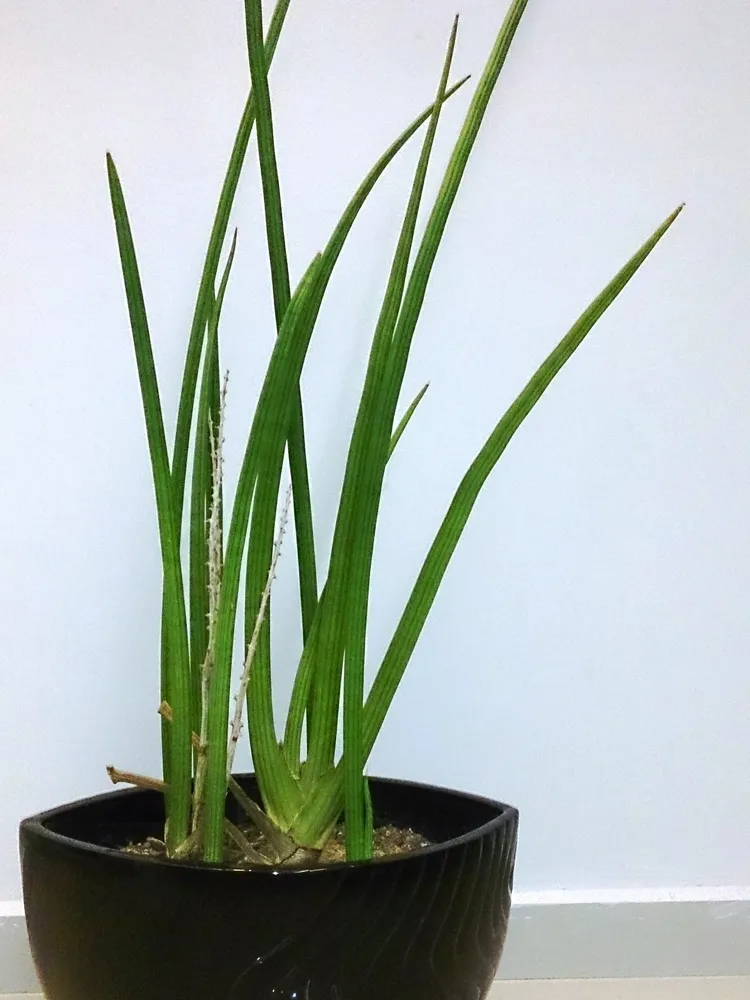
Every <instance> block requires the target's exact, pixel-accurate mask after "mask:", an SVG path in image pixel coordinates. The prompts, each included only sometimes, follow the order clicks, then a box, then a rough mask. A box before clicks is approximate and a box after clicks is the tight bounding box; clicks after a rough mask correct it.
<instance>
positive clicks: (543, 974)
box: [0, 888, 750, 1000]
mask: <svg viewBox="0 0 750 1000" xmlns="http://www.w3.org/2000/svg"><path fill="white" fill-rule="evenodd" d="M500 976H501V980H504V981H505V982H499V983H498V984H497V986H496V988H495V989H496V992H495V993H493V995H492V997H493V1000H505V998H507V1000H532V998H533V1000H536V998H537V997H538V998H539V1000H542V998H547V997H549V998H550V1000H553V998H554V1000H558V998H559V1000H568V998H571V1000H572V998H575V1000H587V998H588V997H591V998H592V1000H593V998H597V1000H598V998H600V997H601V998H608V997H612V998H613V1000H614V998H615V997H616V998H617V1000H629V998H630V997H631V996H632V997H633V998H634V1000H635V998H637V1000H641V998H643V1000H650V998H652V997H653V998H654V1000H656V998H658V1000H673V998H674V1000H677V998H680V1000H682V998H683V997H685V998H686V1000H687V998H688V997H690V1000H703V998H704V997H705V998H706V1000H714V997H716V1000H725V998H726V1000H734V997H735V996H736V997H738V998H739V997H740V995H741V996H742V997H743V998H747V997H750V988H749V986H748V980H745V981H744V982H742V981H741V980H740V979H739V978H735V977H750V891H747V890H745V889H736V888H730V889H709V890H702V889H695V890H679V891H674V892H672V891H653V892H652V891H649V892H631V893H625V892H622V893H601V892H592V893H571V892H560V893H535V894H528V893H526V894H523V893H519V894H517V896H516V898H515V900H514V904H513V911H512V915H511V921H510V931H509V934H508V943H507V946H506V951H505V955H504V957H503V962H502V966H501V969H500ZM692 977H695V978H692ZM699 978H700V979H701V986H700V990H701V992H697V990H698V983H697V980H698V979H699ZM656 979H658V980H659V981H660V982H661V983H662V984H664V983H665V980H670V981H672V983H673V984H674V985H669V986H664V985H663V987H660V992H658V993H653V992H651V993H649V992H648V990H649V988H650V987H649V986H648V984H644V983H639V984H636V985H634V986H633V988H634V989H639V990H640V991H641V992H636V993H631V992H628V991H629V990H630V989H631V986H630V985H628V986H627V989H625V987H623V986H622V985H618V986H617V989H616V990H615V992H611V991H610V992H602V990H603V989H604V990H606V989H607V987H606V984H602V983H601V982H599V983H598V985H597V986H596V992H593V993H589V992H587V991H586V988H583V987H579V986H576V989H575V991H574V992H573V993H571V992H565V990H566V989H567V988H568V987H567V986H565V984H564V983H560V982H558V983H556V984H549V985H548V984H545V983H538V982H537V983H530V982H529V983H527V984H524V983H523V982H508V980H515V981H518V980H620V981H622V980H630V981H634V980H656ZM685 979H687V980H688V982H687V985H683V984H681V980H682V981H683V982H684V980H685ZM704 981H705V985H704ZM736 983H741V985H742V990H741V992H737V993H734V992H729V993H726V992H723V993H722V992H719V993H716V992H711V990H716V989H719V988H720V987H723V986H726V987H727V989H729V990H730V991H731V990H732V989H734V988H735V984H736ZM688 987H689V988H692V989H693V992H689V991H688V992H684V991H685V989H688ZM591 988H592V989H593V988H594V987H593V986H592V987H591ZM667 989H670V990H672V991H673V992H666V990H667ZM35 990H38V984H37V981H36V977H35V976H34V970H33V967H32V963H31V957H30V955H29V947H28V941H27V938H26V929H25V927H24V923H23V915H22V909H21V906H20V904H16V903H8V904H2V903H0V995H2V994H24V993H25V994H27V1000H31V998H29V997H28V994H30V993H33V992H34V991H35ZM545 990H547V991H548V992H545ZM644 990H645V992H644ZM681 990H682V992H680V991H681ZM618 991H619V992H618ZM705 991H708V992H705Z"/></svg>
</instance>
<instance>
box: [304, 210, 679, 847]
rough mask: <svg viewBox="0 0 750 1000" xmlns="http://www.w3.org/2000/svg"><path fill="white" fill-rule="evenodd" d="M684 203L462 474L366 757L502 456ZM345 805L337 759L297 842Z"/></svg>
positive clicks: (381, 690) (377, 704)
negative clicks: (448, 567)
mask: <svg viewBox="0 0 750 1000" xmlns="http://www.w3.org/2000/svg"><path fill="white" fill-rule="evenodd" d="M681 210H682V206H680V207H679V208H678V209H677V210H676V211H675V212H673V213H672V214H671V215H670V216H669V217H668V218H667V219H666V220H665V222H664V223H662V225H661V226H659V228H658V229H657V230H656V232H655V233H654V234H653V236H651V237H650V239H648V240H647V241H646V243H644V245H643V246H642V247H641V248H640V250H638V251H637V253H636V254H635V255H634V256H633V257H632V258H631V259H630V260H629V261H628V263H627V264H626V265H625V266H624V267H623V268H622V270H620V271H619V272H618V274H617V275H616V276H615V277H614V278H613V279H612V281H611V282H610V283H609V284H608V285H607V287H606V288H605V289H604V291H603V292H602V293H601V294H600V295H599V296H598V297H597V298H596V299H595V300H594V301H593V302H592V304H591V305H590V306H589V308H588V309H586V311H585V312H584V313H583V314H582V315H581V316H580V318H579V319H578V320H577V322H576V323H575V324H574V325H573V326H572V327H571V329H570V331H569V332H568V333H567V335H566V336H565V337H564V338H563V339H562V340H561V341H560V343H559V344H558V346H557V347H556V348H555V349H554V350H553V351H552V352H551V354H550V355H549V356H548V357H547V359H546V360H545V361H544V362H543V363H542V365H540V367H539V368H538V369H537V371H536V373H535V374H534V375H533V376H532V378H531V379H530V380H529V382H528V383H527V385H526V387H525V389H524V390H523V392H522V393H521V394H520V395H519V396H518V397H517V399H516V400H515V402H514V403H513V404H512V405H511V406H510V408H509V409H508V410H507V411H506V413H505V415H504V416H503V418H502V419H501V420H500V422H499V423H498V424H497V426H496V427H495V429H494V431H493V432H492V434H491V435H490V437H489V438H488V440H487V442H486V444H485V445H484V447H483V448H482V449H481V451H480V452H479V454H478V455H477V457H476V459H475V460H474V462H473V463H472V465H471V467H470V468H469V471H468V472H467V473H466V475H465V476H464V478H463V480H462V482H461V484H460V486H459V488H458V490H457V491H456V494H455V496H454V498H453V501H452V503H451V505H450V507H449V509H448V513H447V514H446V516H445V518H444V520H443V523H442V525H441V527H440V530H439V531H438V534H437V536H436V538H435V541H434V542H433V544H432V547H431V548H430V551H429V553H428V555H427V558H426V559H425V562H424V564H423V566H422V570H421V572H420V574H419V576H418V578H417V581H416V583H415V585H414V588H413V589H412V593H411V596H410V598H409V601H408V603H407V605H406V608H405V609H404V612H403V614H402V616H401V619H400V621H399V623H398V626H397V627H396V631H395V633H394V635H393V638H392V639H391V642H390V645H389V647H388V650H387V651H386V654H385V657H384V658H383V662H382V663H381V666H380V669H379V671H378V673H377V676H376V678H375V682H374V683H373V686H372V688H371V690H370V694H369V696H368V698H367V702H366V705H365V720H364V728H365V754H366V756H369V754H370V753H371V751H372V748H373V746H374V744H375V740H376V738H377V735H378V733H379V732H380V729H381V727H382V725H383V722H384V720H385V717H386V713H387V711H388V708H389V707H390V705H391V702H392V700H393V697H394V695H395V693H396V690H397V689H398V685H399V683H400V681H401V678H402V677H403V674H404V671H405V670H406V667H407V665H408V662H409V659H410V657H411V654H412V652H413V650H414V646H415V645H416V642H417V640H418V638H419V635H420V633H421V631H422V627H423V626H424V623H425V621H426V618H427V615H428V613H429V610H430V608H431V606H432V603H433V601H434V599H435V595H436V593H437V590H438V588H439V586H440V582H441V581H442V578H443V575H444V573H445V570H446V568H447V566H448V563H449V561H450V558H451V556H452V554H453V552H454V550H455V548H456V545H457V543H458V540H459V538H460V535H461V533H462V531H463V528H464V526H465V524H466V522H467V520H468V517H469V514H470V513H471V510H472V508H473V505H474V502H475V501H476V498H477V496H478V494H479V491H480V490H481V488H482V486H483V485H484V482H485V481H486V479H487V477H488V475H489V474H490V472H491V471H492V469H493V468H494V466H495V464H496V463H497V461H498V459H499V458H500V455H502V453H503V451H504V450H505V448H506V447H507V446H508V443H509V442H510V440H511V438H512V437H513V435H514V434H515V432H516V430H518V428H519V426H520V425H521V423H522V422H523V420H524V419H525V418H526V416H527V415H528V414H529V413H530V411H531V410H532V409H533V407H534V406H535V405H536V403H537V402H538V401H539V399H540V398H541V396H542V394H543V393H544V391H545V389H546V388H547V387H548V386H549V384H550V382H551V381H552V379H553V378H554V377H555V375H556V374H557V373H558V372H559V371H560V369H561V368H562V367H563V365H564V364H565V362H566V361H567V360H568V359H569V358H570V357H571V355H572V354H573V353H574V351H575V350H576V349H577V347H578V346H579V345H580V344H581V343H582V341H583V340H584V338H585V337H586V335H587V334H588V333H589V331H590V330H591V329H592V327H593V326H594V324H595V323H596V321H597V320H598V319H599V318H600V317H601V315H602V314H603V313H604V312H605V310H606V309H607V308H608V307H609V306H610V305H611V304H612V302H613V301H614V300H615V299H616V298H617V296H618V295H619V294H620V292H621V291H622V290H623V289H624V288H625V286H626V285H627V283H628V282H629V281H630V279H631V278H632V277H633V275H634V274H635V273H636V271H637V270H638V269H639V268H640V266H641V265H642V264H643V263H644V261H645V260H646V258H647V257H648V255H649V254H650V253H651V251H652V250H653V249H654V247H655V246H656V245H657V243H658V242H659V241H660V240H661V238H662V237H663V236H664V234H665V233H666V232H667V230H668V229H669V228H670V226H671V225H672V224H673V222H674V221H675V219H676V218H677V216H678V215H679V213H680V212H681ZM343 804H344V768H343V764H342V763H339V765H338V766H337V767H336V769H335V770H333V771H329V772H328V773H327V774H325V775H323V776H322V778H321V779H320V780H319V783H318V785H317V787H316V788H315V789H314V794H313V795H312V796H310V798H309V799H308V801H307V802H306V803H305V808H304V809H303V810H302V811H301V812H300V814H299V816H298V817H297V820H296V821H295V824H294V826H293V828H292V834H293V836H294V837H295V839H296V840H297V841H298V843H302V844H311V845H314V844H318V843H320V842H321V841H323V840H324V838H325V836H326V833H327V831H328V830H330V829H331V828H332V827H333V825H334V824H335V822H336V820H337V817H338V816H339V814H340V812H341V809H342V807H343Z"/></svg>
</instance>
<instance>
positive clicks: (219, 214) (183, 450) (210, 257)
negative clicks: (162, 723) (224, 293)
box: [172, 0, 291, 523]
mask: <svg viewBox="0 0 750 1000" xmlns="http://www.w3.org/2000/svg"><path fill="white" fill-rule="evenodd" d="M290 3H291V0H278V2H277V4H276V8H275V10H274V13H273V17H272V18H271V23H270V24H269V27H268V37H267V39H266V45H265V55H266V60H267V62H268V64H269V65H270V63H271V62H272V60H273V57H274V54H275V52H276V47H277V45H278V42H279V36H280V34H281V29H282V27H283V25H284V21H285V19H286V15H287V12H288V10H289V4H290ZM254 124H255V98H254V95H253V94H252V92H251V93H250V95H249V96H248V98H247V102H246V103H245V108H244V111H243V113H242V118H241V120H240V124H239V127H238V129H237V135H236V138H235V140H234V146H233V148H232V153H231V156H230V158H229V165H228V166H227V172H226V175H225V177H224V183H223V185H222V189H221V194H220V195H219V202H218V205H217V208H216V215H215V218H214V222H213V226H212V228H211V236H210V238H209V241H208V248H207V250H206V258H205V262H204V264H203V272H202V274H201V280H200V286H199V289H198V296H197V299H196V303H195V310H194V313H193V321H192V325H191V328H190V337H189V340H188V348H187V355H186V358H185V369H184V372H183V376H182V389H181V392H180V402H179V409H178V414H177V429H176V432H175V444H174V454H173V458H172V477H173V487H172V488H173V491H174V496H175V511H176V515H177V521H178V523H181V521H182V507H183V502H184V491H185V477H186V473H187V463H188V449H189V444H190V426H191V424H192V420H193V406H194V403H195V392H196V387H197V384H198V371H199V368H200V359H201V353H202V350H203V341H204V337H205V331H206V323H207V322H208V316H209V312H210V309H211V305H212V303H213V295H214V287H215V284H216V275H217V273H218V270H219V260H220V257H221V250H222V247H223V245H224V240H225V238H226V233H227V227H228V225H229V216H230V213H231V211H232V205H233V203H234V196H235V194H236V192H237V185H238V184H239V179H240V174H241V173H242V165H243V163H244V161H245V154H246V153H247V147H248V143H249V142H250V135H251V133H252V130H253V126H254Z"/></svg>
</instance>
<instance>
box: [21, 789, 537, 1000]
mask: <svg viewBox="0 0 750 1000" xmlns="http://www.w3.org/2000/svg"><path fill="white" fill-rule="evenodd" d="M240 780H241V781H242V783H243V784H244V785H245V787H246V788H247V790H248V791H249V792H250V793H251V794H255V792H256V788H255V783H254V780H253V778H252V777H251V776H245V777H243V778H241V779H240ZM372 796H373V804H374V809H375V815H376V821H378V822H389V823H394V824H396V825H399V826H410V827H413V828H415V829H417V830H419V831H420V832H421V833H423V834H425V835H426V836H427V837H428V838H429V839H430V840H432V841H434V842H436V846H434V847H429V848H424V849H422V850H419V851H415V852H414V853H412V854H408V855H402V856H400V857H395V858H389V859H384V860H378V861H371V862H362V863H354V864H348V863H347V864H338V865H333V866H330V867H326V868H314V869H306V870H300V869H289V868H287V869H284V868H282V869H281V870H274V869H270V868H256V869H252V870H243V871H238V870H232V869H226V868H220V867H218V866H200V865H195V864H189V863H174V862H164V861H158V860H152V859H149V858H141V857H136V856H133V855H128V854H124V853H123V852H122V851H120V850H118V848H120V847H122V846H123V845H125V844H126V843H128V842H131V841H134V840H141V839H144V838H145V837H146V836H149V835H155V836H158V835H159V834H160V830H161V827H162V824H163V806H162V799H161V796H160V795H159V794H157V793H153V792H144V791H124V792H123V791H119V792H113V793H110V794H108V795H101V796H98V797H96V798H92V799H87V800H85V801H83V802H78V803H75V804H73V805H68V806H63V807H61V808H59V809H54V810H52V811H50V812H46V813H43V814H41V815H39V816H35V817H33V818H31V819H28V820H25V821H24V822H23V823H22V824H21V830H20V841H21V859H22V869H23V889H24V902H25V908H26V920H27V923H28V928H29V936H30V940H31V949H32V953H33V956H34V961H35V963H36V967H37V970H38V973H39V977H40V980H41V983H42V986H43V988H44V992H45V995H46V997H47V1000H479V998H482V997H484V996H485V995H486V993H487V990H488V989H489V987H490V984H491V983H492V980H493V978H494V975H495V971H496V968H497V964H498V962H499V960H500V954H501V952H502V948H503V943H504V941H505V934H506V928H507V923H508V913H509V909H510V891H511V884H512V878H513V862H514V858H515V849H516V834H517V827H518V813H517V812H516V810H515V809H513V808H512V807H510V806H506V805H502V804H501V803H499V802H492V801H489V800H487V799H482V798H477V797H475V796H471V795H464V794H461V793H458V792H453V791H447V790H444V789H440V788H433V787H429V786H425V785H417V784H410V783H406V782H396V781H385V780H380V779H373V780H372Z"/></svg>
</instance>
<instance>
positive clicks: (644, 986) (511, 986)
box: [0, 977, 750, 1000]
mask: <svg viewBox="0 0 750 1000" xmlns="http://www.w3.org/2000/svg"><path fill="white" fill-rule="evenodd" d="M748 996H750V979H745V978H744V977H743V978H738V979H734V978H720V979H576V980H573V979H557V980H553V979H547V980H536V981H534V980H529V979H527V980H521V981H518V980H516V981H515V982H511V981H508V982H502V983H501V982H498V983H496V984H495V986H494V987H493V989H492V990H491V991H490V995H489V997H488V1000H747V997H748ZM0 1000H44V997H42V995H41V994H39V993H34V994H32V993H14V994H12V995H9V996H2V997H0Z"/></svg>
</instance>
